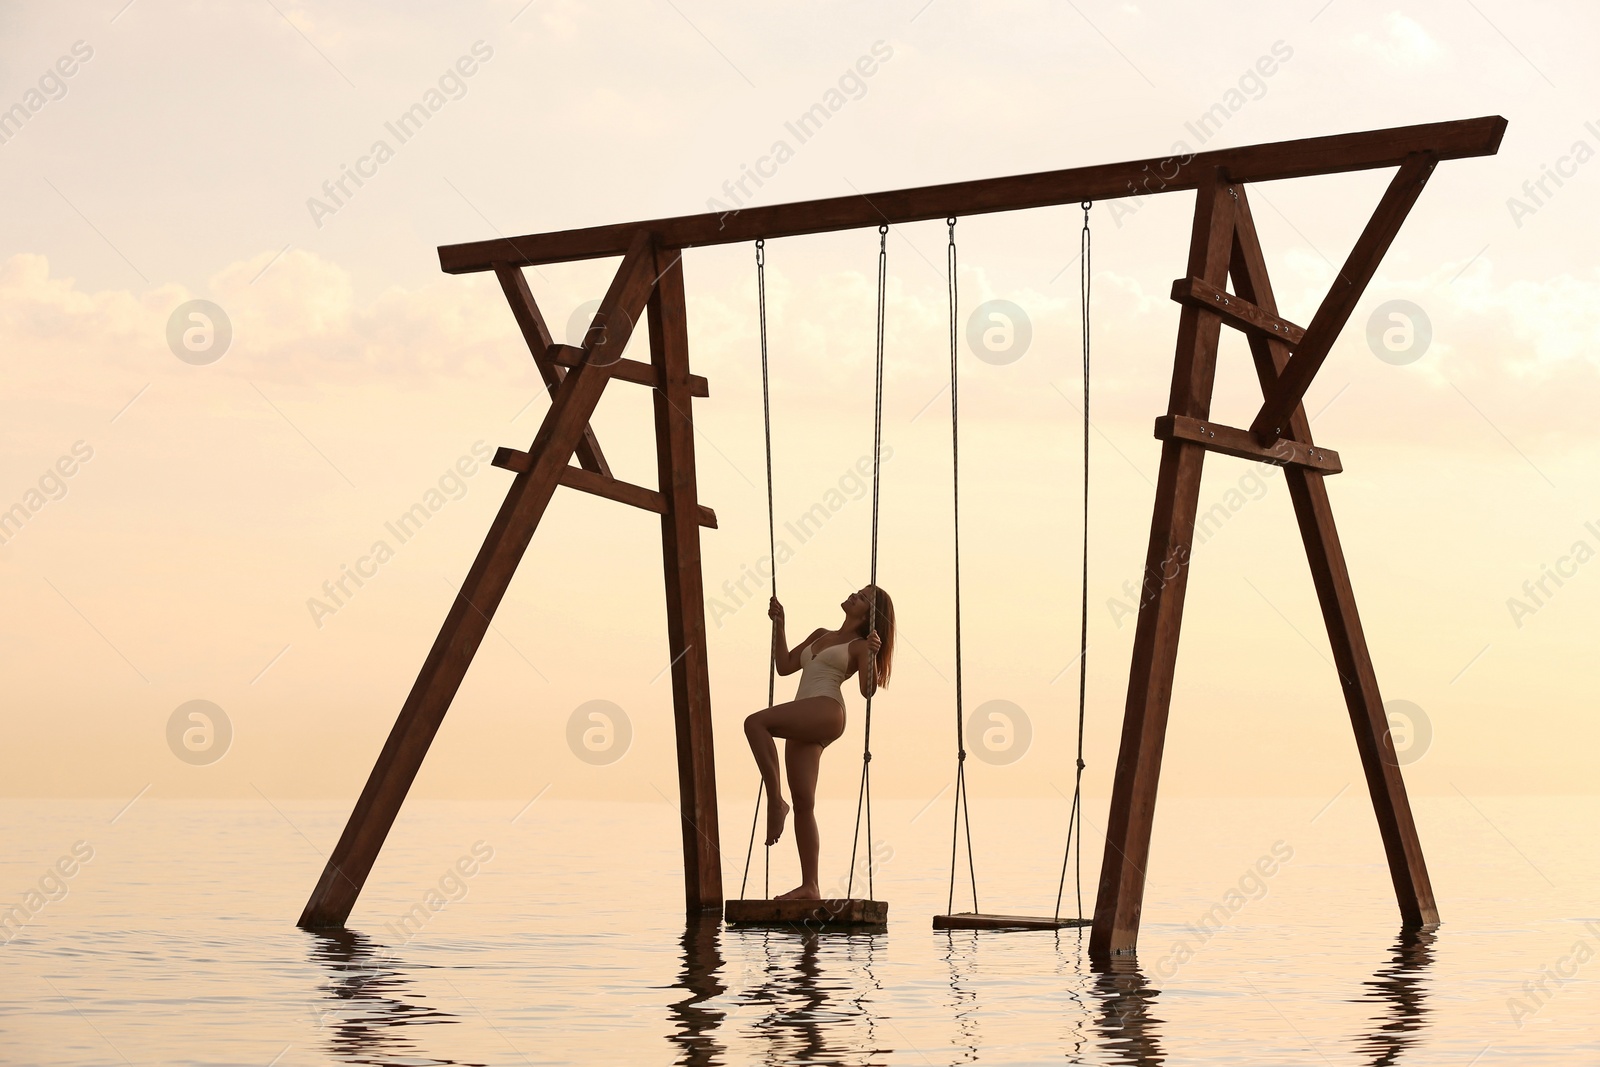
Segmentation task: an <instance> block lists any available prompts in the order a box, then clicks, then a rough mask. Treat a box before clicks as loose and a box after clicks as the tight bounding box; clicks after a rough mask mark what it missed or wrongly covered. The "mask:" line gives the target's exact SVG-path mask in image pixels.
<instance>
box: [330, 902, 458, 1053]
mask: <svg viewBox="0 0 1600 1067" xmlns="http://www.w3.org/2000/svg"><path fill="white" fill-rule="evenodd" d="M310 937H311V938H312V941H311V959H312V962H314V963H316V964H318V965H320V966H321V967H323V968H324V969H325V970H326V971H327V972H328V982H327V984H326V985H324V986H323V987H322V992H323V1000H322V1002H321V1004H320V1005H319V1015H320V1023H319V1027H318V1028H319V1030H320V1031H321V1032H322V1033H323V1034H324V1035H325V1036H326V1041H327V1050H328V1054H329V1055H330V1056H332V1057H333V1058H334V1059H337V1060H341V1061H343V1062H345V1063H361V1064H383V1065H387V1064H393V1063H406V1064H417V1065H419V1067H431V1065H434V1064H440V1065H443V1064H457V1063H461V1062H462V1061H459V1060H441V1059H434V1058H432V1057H429V1056H425V1055H423V1054H422V1052H421V1050H420V1049H419V1048H418V1047H417V1045H416V1043H415V1042H413V1041H412V1039H411V1038H412V1032H411V1031H410V1030H409V1029H408V1028H410V1027H412V1026H420V1025H426V1024H436V1023H453V1022H457V1021H458V1020H457V1019H456V1017H455V1016H453V1015H451V1014H450V1013H448V1012H443V1011H440V1010H438V1009H437V1008H432V1007H429V1006H428V1005H426V1004H423V1003H421V1002H420V1001H418V1000H416V999H415V998H414V997H413V996H412V995H410V986H411V981H410V979H408V978H407V977H405V975H404V974H402V973H401V972H400V970H399V969H398V967H397V966H396V961H395V958H394V957H393V956H391V955H388V954H387V952H386V951H384V950H383V949H382V948H381V947H380V946H376V945H374V944H373V942H372V941H371V940H370V939H369V938H368V937H367V936H366V935H364V934H359V933H356V932H355V931H354V930H323V931H315V932H312V933H311V934H310Z"/></svg>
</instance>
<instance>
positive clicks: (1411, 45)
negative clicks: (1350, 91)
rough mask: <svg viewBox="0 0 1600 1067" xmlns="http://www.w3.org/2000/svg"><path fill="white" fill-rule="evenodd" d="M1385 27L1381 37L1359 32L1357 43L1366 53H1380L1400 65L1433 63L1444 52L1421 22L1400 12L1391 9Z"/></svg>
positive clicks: (1380, 55)
mask: <svg viewBox="0 0 1600 1067" xmlns="http://www.w3.org/2000/svg"><path fill="white" fill-rule="evenodd" d="M1383 28H1384V34H1383V36H1381V37H1376V38H1375V37H1372V36H1370V35H1368V34H1365V33H1358V34H1356V36H1355V44H1356V46H1357V47H1358V48H1359V49H1360V50H1361V51H1362V52H1363V53H1366V54H1369V55H1376V56H1378V57H1380V58H1381V59H1383V60H1384V61H1385V62H1387V63H1388V64H1390V65H1391V66H1396V67H1409V66H1415V65H1420V64H1426V63H1432V62H1433V61H1434V60H1435V59H1438V58H1439V57H1440V56H1441V55H1443V54H1444V49H1443V48H1442V47H1441V46H1440V45H1439V42H1438V41H1436V40H1434V39H1433V37H1432V36H1431V35H1430V34H1429V33H1428V31H1427V30H1425V29H1423V28H1422V25H1421V23H1419V22H1417V21H1416V20H1415V19H1412V18H1411V17H1409V16H1407V15H1404V14H1401V13H1400V12H1398V11H1391V12H1390V13H1389V14H1388V16H1387V17H1385V18H1384V20H1383Z"/></svg>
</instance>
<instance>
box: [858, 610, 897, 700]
mask: <svg viewBox="0 0 1600 1067" xmlns="http://www.w3.org/2000/svg"><path fill="white" fill-rule="evenodd" d="M873 588H874V592H875V597H874V599H875V601H876V603H875V604H874V607H873V611H874V612H875V613H876V615H877V622H876V627H877V630H878V638H879V639H880V640H881V641H882V642H883V646H882V647H881V648H879V649H878V684H879V685H880V686H884V687H887V686H888V685H889V667H890V666H891V665H892V664H893V662H894V599H893V598H892V597H890V596H889V594H888V592H887V591H886V590H885V589H884V588H883V586H881V585H880V586H875V587H873ZM873 626H874V623H873V617H872V614H869V615H868V616H867V618H865V619H863V620H861V631H860V633H861V636H862V637H866V636H867V634H869V633H871V632H872V629H873Z"/></svg>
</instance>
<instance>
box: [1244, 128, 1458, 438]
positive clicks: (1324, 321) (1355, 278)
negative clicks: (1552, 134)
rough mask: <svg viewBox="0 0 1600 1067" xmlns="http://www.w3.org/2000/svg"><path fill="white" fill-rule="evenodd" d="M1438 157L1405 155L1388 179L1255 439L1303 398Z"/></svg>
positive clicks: (1273, 429)
mask: <svg viewBox="0 0 1600 1067" xmlns="http://www.w3.org/2000/svg"><path fill="white" fill-rule="evenodd" d="M1438 162H1439V157H1438V156H1436V155H1434V154H1433V153H1432V152H1427V151H1422V152H1418V153H1416V154H1415V155H1412V156H1408V157H1407V158H1406V161H1405V163H1403V164H1402V165H1401V167H1400V170H1399V171H1398V172H1396V174H1395V176H1394V178H1393V180H1391V181H1390V182H1389V188H1388V189H1386V190H1385V191H1384V194H1383V199H1382V200H1380V201H1378V207H1377V210H1375V211H1374V212H1373V213H1372V218H1371V219H1369V220H1368V221H1367V225H1366V227H1365V228H1364V229H1363V230H1362V231H1361V236H1360V237H1359V238H1357V239H1356V243H1355V247H1354V248H1352V249H1350V255H1349V256H1347V257H1345V261H1344V266H1343V267H1342V268H1340V270H1339V274H1338V276H1337V277H1336V278H1334V280H1333V285H1332V286H1331V287H1330V288H1329V289H1328V295H1327V296H1325V297H1323V298H1322V305H1321V306H1320V307H1318V308H1317V313H1316V314H1315V315H1314V316H1312V318H1311V325H1309V326H1307V327H1306V334H1305V337H1304V338H1303V339H1302V340H1301V342H1300V344H1299V345H1297V346H1295V350H1294V355H1293V356H1292V357H1291V358H1290V360H1289V362H1288V363H1287V364H1285V365H1284V368H1283V373H1282V374H1279V375H1278V376H1277V378H1276V380H1275V381H1274V382H1273V384H1272V391H1271V392H1270V393H1268V394H1267V397H1266V400H1265V401H1263V402H1262V405H1261V411H1260V413H1259V414H1257V415H1256V417H1255V419H1254V421H1252V422H1251V423H1250V432H1251V433H1253V434H1255V435H1256V440H1258V441H1260V442H1261V443H1263V444H1266V443H1269V442H1270V441H1272V440H1273V439H1274V438H1278V437H1282V436H1284V425H1285V423H1286V422H1287V421H1288V418H1289V413H1290V412H1291V411H1293V410H1294V409H1295V408H1296V407H1297V406H1298V405H1299V403H1300V401H1302V400H1304V399H1305V395H1306V390H1307V389H1309V388H1310V387H1311V380H1312V379H1313V378H1315V377H1316V376H1317V371H1318V370H1320V369H1321V368H1322V363H1323V360H1325V359H1327V358H1328V353H1329V352H1331V351H1332V350H1333V343H1334V341H1336V340H1338V337H1339V331H1341V330H1343V329H1344V324H1345V323H1346V322H1347V321H1349V318H1350V313H1351V312H1353V311H1354V310H1355V309H1356V303H1357V302H1358V301H1359V300H1360V299H1361V294H1362V293H1364V292H1366V289H1367V283H1368V282H1370V281H1371V280H1372V276H1373V274H1375V273H1377V270H1378V263H1379V262H1380V261H1382V259H1383V256H1384V253H1385V252H1387V251H1389V245H1390V244H1392V243H1393V242H1394V239H1395V235H1396V234H1398V233H1399V232H1400V224H1401V223H1403V222H1405V220H1406V216H1407V215H1408V214H1410V212H1411V208H1412V205H1414V204H1415V203H1416V202H1417V197H1419V196H1421V195H1422V188H1423V186H1425V185H1426V184H1427V183H1428V177H1429V176H1430V175H1431V174H1433V168H1434V167H1435V166H1436V165H1438Z"/></svg>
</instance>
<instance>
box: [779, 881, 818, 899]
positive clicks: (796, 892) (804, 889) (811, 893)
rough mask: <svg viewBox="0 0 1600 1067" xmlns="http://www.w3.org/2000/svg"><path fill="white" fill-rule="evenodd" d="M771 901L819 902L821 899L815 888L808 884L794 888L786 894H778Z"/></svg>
mask: <svg viewBox="0 0 1600 1067" xmlns="http://www.w3.org/2000/svg"><path fill="white" fill-rule="evenodd" d="M773 899H774V900H821V899H822V893H821V892H820V891H819V890H818V889H817V887H816V886H814V885H811V884H810V883H807V884H806V885H801V886H796V887H795V888H793V889H791V890H789V891H788V892H787V893H779V894H778V895H777V896H776V897H774V898H773Z"/></svg>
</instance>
